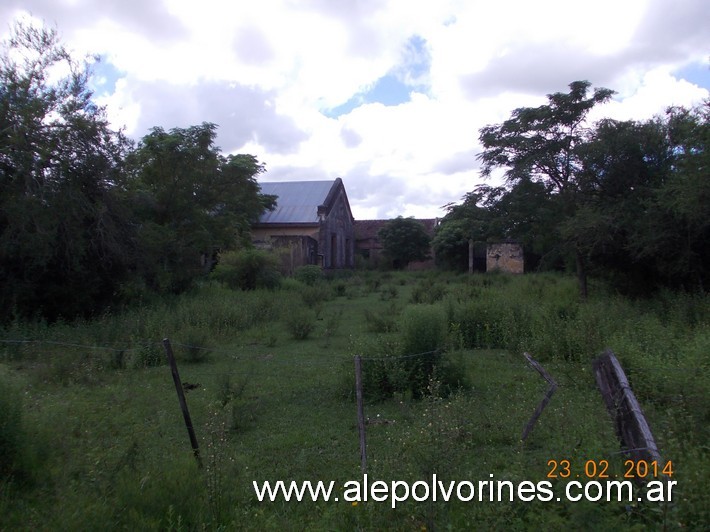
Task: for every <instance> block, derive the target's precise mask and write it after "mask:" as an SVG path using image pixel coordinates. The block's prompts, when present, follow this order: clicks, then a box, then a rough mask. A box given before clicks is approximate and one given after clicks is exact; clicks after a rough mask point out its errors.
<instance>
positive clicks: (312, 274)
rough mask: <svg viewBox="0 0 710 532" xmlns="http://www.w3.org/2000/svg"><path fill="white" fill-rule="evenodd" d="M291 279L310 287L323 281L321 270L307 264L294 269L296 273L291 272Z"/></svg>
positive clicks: (318, 267)
mask: <svg viewBox="0 0 710 532" xmlns="http://www.w3.org/2000/svg"><path fill="white" fill-rule="evenodd" d="M293 277H294V278H295V279H296V280H298V281H301V282H302V283H303V284H307V285H309V286H312V285H314V284H316V282H318V281H320V280H321V279H323V270H322V269H321V267H320V266H316V265H315V264H307V265H305V266H300V267H299V268H296V271H295V272H293Z"/></svg>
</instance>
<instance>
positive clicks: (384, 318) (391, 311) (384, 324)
mask: <svg viewBox="0 0 710 532" xmlns="http://www.w3.org/2000/svg"><path fill="white" fill-rule="evenodd" d="M398 315H399V309H398V308H397V306H396V305H395V304H394V303H392V304H390V305H389V306H387V307H386V308H384V309H381V310H379V311H373V310H370V309H369V308H366V309H365V323H366V326H367V330H368V331H369V332H374V333H388V332H394V331H396V330H397V316H398Z"/></svg>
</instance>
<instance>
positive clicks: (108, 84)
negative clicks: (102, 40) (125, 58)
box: [89, 56, 125, 96]
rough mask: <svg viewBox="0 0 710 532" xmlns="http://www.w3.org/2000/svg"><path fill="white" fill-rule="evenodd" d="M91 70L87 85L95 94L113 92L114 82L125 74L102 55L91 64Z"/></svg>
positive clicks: (101, 94)
mask: <svg viewBox="0 0 710 532" xmlns="http://www.w3.org/2000/svg"><path fill="white" fill-rule="evenodd" d="M91 70H92V73H91V79H90V80H89V85H90V87H91V90H93V91H94V95H96V96H104V95H106V94H113V92H114V91H115V90H116V82H117V81H118V80H119V79H120V78H122V77H123V76H124V75H125V73H124V72H121V71H120V70H118V69H117V68H116V67H115V66H114V65H113V64H112V63H111V62H110V61H109V60H108V59H106V57H104V56H101V57H100V58H99V60H98V61H96V62H95V63H93V64H92V65H91Z"/></svg>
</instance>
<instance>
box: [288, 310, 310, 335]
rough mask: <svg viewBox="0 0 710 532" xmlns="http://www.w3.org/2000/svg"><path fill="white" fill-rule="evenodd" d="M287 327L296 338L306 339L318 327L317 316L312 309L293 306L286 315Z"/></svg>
mask: <svg viewBox="0 0 710 532" xmlns="http://www.w3.org/2000/svg"><path fill="white" fill-rule="evenodd" d="M284 321H285V323H286V328H287V329H288V332H289V333H291V336H292V337H293V339H294V340H305V339H306V338H308V336H310V334H311V333H312V332H313V330H314V329H315V328H316V316H315V313H314V312H313V311H312V310H310V309H304V308H302V307H299V306H293V307H291V308H290V309H289V311H288V312H287V313H286V315H285V317H284Z"/></svg>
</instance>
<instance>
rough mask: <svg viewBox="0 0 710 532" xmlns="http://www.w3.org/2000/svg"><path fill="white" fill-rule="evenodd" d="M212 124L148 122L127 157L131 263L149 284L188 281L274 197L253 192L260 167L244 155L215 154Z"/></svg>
mask: <svg viewBox="0 0 710 532" xmlns="http://www.w3.org/2000/svg"><path fill="white" fill-rule="evenodd" d="M216 130H217V126H216V125H215V124H211V123H203V124H201V125H199V126H192V127H188V128H174V129H171V130H170V131H165V130H164V129H162V128H158V127H156V128H153V130H152V131H151V132H150V133H149V134H148V135H146V136H145V137H143V139H142V141H141V142H140V143H139V145H138V147H137V149H136V150H135V151H134V152H133V153H132V154H131V156H130V157H129V164H128V168H129V172H130V191H131V197H132V198H133V205H134V208H135V210H136V217H137V218H138V219H139V220H140V221H141V225H140V228H139V230H138V243H139V250H140V254H139V260H138V271H139V274H140V276H141V278H143V279H144V280H145V281H146V283H147V284H148V286H149V287H150V288H152V289H156V290H158V291H172V292H179V291H181V290H184V289H185V288H187V287H189V286H190V284H191V283H192V282H193V281H194V280H195V279H196V278H197V277H199V276H201V275H202V274H204V273H205V269H206V267H209V263H210V260H211V258H212V257H213V255H214V254H215V253H216V252H217V250H228V249H234V248H236V247H238V245H239V244H240V243H242V244H243V243H245V242H247V241H248V240H249V238H248V236H249V230H250V226H251V224H252V223H253V222H254V221H256V219H258V217H259V215H260V214H261V213H262V212H263V211H264V210H265V209H267V208H270V207H271V206H272V205H273V204H274V198H273V197H271V196H266V195H262V194H260V188H259V185H258V183H257V182H256V177H257V175H258V174H259V173H261V172H262V171H263V170H264V167H263V165H262V164H260V163H259V162H258V161H257V160H256V158H255V157H253V156H251V155H229V156H224V155H222V154H221V152H220V150H219V148H218V147H216V146H215V144H214V141H215V137H216Z"/></svg>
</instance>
